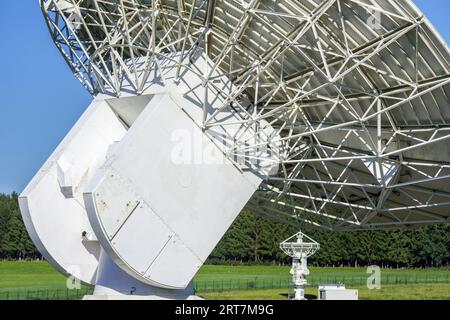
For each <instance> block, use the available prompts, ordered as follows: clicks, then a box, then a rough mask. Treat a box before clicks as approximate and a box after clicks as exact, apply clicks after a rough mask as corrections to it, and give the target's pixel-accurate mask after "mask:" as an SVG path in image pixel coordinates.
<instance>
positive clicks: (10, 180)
mask: <svg viewBox="0 0 450 320" xmlns="http://www.w3.org/2000/svg"><path fill="white" fill-rule="evenodd" d="M415 2H416V3H417V4H418V6H419V7H420V8H421V9H422V10H423V11H424V12H425V14H426V15H427V16H428V18H429V19H430V20H431V22H432V23H433V24H434V25H435V26H436V28H437V29H438V30H439V31H440V33H441V34H442V35H443V37H444V38H445V39H446V40H447V42H450V17H449V12H450V1H448V0H415ZM0 33H1V34H0V36H1V42H0V61H1V70H2V75H1V76H2V77H1V78H0V97H1V98H0V193H1V192H4V193H9V192H12V191H17V192H20V191H22V190H23V188H24V187H25V186H26V184H27V183H28V181H29V180H30V179H31V178H32V177H33V175H34V174H35V173H36V171H37V170H38V169H39V168H40V167H41V165H42V164H43V163H44V161H45V160H46V159H47V158H48V156H49V155H50V153H51V152H52V151H53V150H54V148H55V147H56V146H57V145H58V143H59V142H60V141H61V139H62V138H63V137H64V136H65V134H66V133H67V132H68V130H69V129H70V128H71V127H72V126H73V124H74V123H75V122H76V120H77V119H78V118H79V117H80V115H81V114H82V112H83V111H84V109H85V108H86V107H87V106H88V105H89V102H90V101H91V97H90V96H89V94H88V93H87V92H86V91H85V90H84V88H83V87H82V86H81V85H80V84H79V83H78V81H77V80H76V79H75V77H74V76H73V75H72V74H71V72H70V71H69V68H68V67H67V66H66V64H65V62H64V60H63V59H62V57H61V56H60V54H59V53H58V51H57V49H56V48H55V46H54V45H53V43H52V42H51V40H50V36H49V34H48V31H47V27H46V25H45V23H44V20H43V18H42V14H41V11H40V8H39V6H38V0H0Z"/></svg>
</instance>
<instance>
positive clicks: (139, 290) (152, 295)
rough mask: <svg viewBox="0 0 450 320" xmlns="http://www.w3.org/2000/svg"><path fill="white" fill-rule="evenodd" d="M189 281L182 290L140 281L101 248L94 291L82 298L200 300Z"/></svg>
mask: <svg viewBox="0 0 450 320" xmlns="http://www.w3.org/2000/svg"><path fill="white" fill-rule="evenodd" d="M200 299H201V298H200V297H197V296H195V295H194V286H193V283H192V282H191V283H190V284H189V285H188V286H187V288H186V289H184V290H171V289H163V288H158V287H154V286H150V285H147V284H145V283H142V282H140V281H138V280H136V279H135V278H133V277H132V276H130V275H128V274H127V273H126V272H124V271H123V270H122V269H121V268H119V267H118V266H117V265H116V264H115V263H114V262H113V261H112V259H111V258H110V257H109V256H108V255H107V254H106V253H105V252H104V251H103V250H102V252H101V254H100V262H99V268H98V272H97V279H96V284H95V289H94V293H93V294H92V295H86V296H84V298H83V300H200Z"/></svg>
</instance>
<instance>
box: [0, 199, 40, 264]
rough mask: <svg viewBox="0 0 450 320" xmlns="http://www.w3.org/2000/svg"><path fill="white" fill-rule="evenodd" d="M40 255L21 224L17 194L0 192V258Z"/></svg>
mask: <svg viewBox="0 0 450 320" xmlns="http://www.w3.org/2000/svg"><path fill="white" fill-rule="evenodd" d="M40 257H41V255H40V254H39V252H38V251H37V250H36V248H35V246H34V244H33V242H32V241H31V240H30V237H29V236H28V233H27V231H26V229H25V226H24V224H23V221H22V216H21V215H20V211H19V205H18V201H17V194H16V193H13V194H11V195H4V194H0V259H15V260H20V259H36V258H40Z"/></svg>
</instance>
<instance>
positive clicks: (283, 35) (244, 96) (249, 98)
mask: <svg viewBox="0 0 450 320" xmlns="http://www.w3.org/2000/svg"><path fill="white" fill-rule="evenodd" d="M41 7H42V10H43V12H44V15H45V18H46V21H47V24H48V27H49V29H50V32H51V35H52V38H53V40H54V42H55V43H56V45H57V47H58V48H59V50H60V51H61V53H62V54H63V56H64V58H65V59H66V61H67V63H68V64H69V66H70V68H71V69H72V71H73V72H74V74H75V76H76V77H77V78H78V79H79V80H80V81H81V83H82V84H83V85H84V86H85V88H86V89H87V90H88V91H89V92H90V93H91V94H92V95H96V94H98V93H105V94H110V95H113V96H121V94H122V93H123V92H127V93H130V92H131V93H132V94H136V95H140V94H143V93H145V90H146V89H147V88H146V86H147V84H148V81H147V80H148V78H149V77H150V75H151V74H154V73H157V74H158V76H159V77H161V81H162V82H165V81H166V79H165V74H166V70H167V69H169V68H172V69H173V68H176V70H177V72H176V74H177V76H178V75H179V74H180V72H182V71H183V69H184V68H190V67H191V66H190V63H189V60H190V58H191V57H193V56H194V55H195V54H196V53H198V52H203V53H205V54H206V55H207V56H208V57H209V59H210V60H211V61H212V66H206V67H205V70H200V71H198V72H199V73H200V74H201V77H202V79H203V85H204V87H205V88H207V90H206V92H207V95H208V94H210V95H216V96H218V97H219V99H220V100H221V102H222V104H221V106H220V107H218V108H216V110H215V111H214V112H212V113H209V112H207V111H206V108H204V118H203V122H202V123H201V124H199V125H201V126H203V127H204V128H214V127H215V126H223V125H230V123H227V124H224V123H223V122H221V121H219V120H217V117H216V115H217V114H219V113H220V112H221V111H223V110H225V109H226V108H229V107H230V106H231V107H232V108H233V109H235V110H237V111H236V112H237V113H238V114H239V117H240V120H239V121H238V123H233V124H242V125H243V126H247V127H252V128H253V129H254V130H253V131H252V132H255V135H254V137H252V138H250V139H248V138H246V139H245V141H242V139H239V138H240V137H236V141H237V143H236V144H235V146H233V147H232V148H230V150H229V155H230V157H237V156H246V157H249V156H248V154H255V153H254V152H251V151H254V150H255V149H258V148H262V147H265V148H267V147H269V148H271V147H273V146H274V145H276V146H277V148H273V150H272V152H274V153H275V155H276V158H277V159H278V161H277V164H279V172H278V174H276V175H273V176H268V177H266V180H265V183H264V184H263V185H262V186H261V188H260V189H261V190H260V191H258V192H257V193H256V194H255V195H254V197H253V199H252V200H251V201H250V202H249V204H248V207H249V208H251V209H253V210H255V211H257V212H259V213H261V214H263V215H267V216H270V217H272V218H275V219H283V221H286V222H289V221H292V218H294V220H295V221H301V222H304V223H307V224H310V225H314V226H317V227H321V228H325V229H328V230H353V229H363V228H390V227H396V226H405V225H416V224H422V223H436V222H442V221H446V220H448V217H449V215H450V210H449V209H450V208H449V207H450V184H449V179H450V161H449V160H448V159H449V157H450V143H449V138H450V54H449V53H450V51H449V49H448V47H447V45H446V44H445V43H444V42H443V41H442V40H441V38H440V37H439V35H438V34H437V32H436V31H435V30H434V29H433V27H432V26H431V24H430V23H429V22H428V21H427V20H426V18H424V17H423V15H422V14H421V13H420V12H419V11H418V10H417V8H415V6H414V5H413V4H412V2H411V1H409V0H395V1H387V0H244V1H237V0H226V1H225V0H192V1H190V0H41ZM175 53H177V54H178V56H177V57H178V58H176V59H174V58H173V57H174V54H175ZM216 70H220V71H221V72H222V73H224V74H226V75H227V77H228V78H229V79H231V80H232V81H233V84H234V88H233V91H232V92H231V93H230V94H225V93H223V92H221V91H220V90H218V89H217V87H216V86H215V80H216V79H215V78H214V74H215V71H216ZM175 81H176V79H175ZM208 92H209V93H208ZM205 99H207V97H205ZM249 102H250V103H249ZM264 124H265V125H264ZM267 124H269V125H270V126H271V127H272V128H275V129H276V130H275V132H273V134H271V135H270V136H267V135H266V134H265V133H264V132H265V131H264V129H265V126H267ZM240 134H242V133H240ZM256 158H257V157H256ZM253 160H254V159H253Z"/></svg>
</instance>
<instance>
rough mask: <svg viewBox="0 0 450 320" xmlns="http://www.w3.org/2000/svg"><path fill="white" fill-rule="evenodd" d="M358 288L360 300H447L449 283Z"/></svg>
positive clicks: (237, 295)
mask: <svg viewBox="0 0 450 320" xmlns="http://www.w3.org/2000/svg"><path fill="white" fill-rule="evenodd" d="M351 289H358V290H359V299H360V300H449V299H450V284H440V283H439V284H418V285H415V284H410V285H388V286H382V287H381V289H379V290H369V289H367V288H366V287H352V288H351ZM290 292H291V291H290V290H289V289H270V290H256V291H225V292H207V293H200V295H201V296H202V297H204V298H205V299H208V300H255V299H258V300H285V299H287V297H288V294H289V293H290ZM305 294H306V296H307V298H308V299H317V294H318V293H317V288H316V287H309V288H306V290H305Z"/></svg>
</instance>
